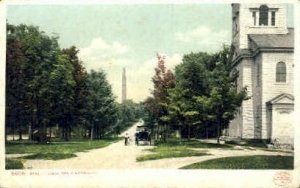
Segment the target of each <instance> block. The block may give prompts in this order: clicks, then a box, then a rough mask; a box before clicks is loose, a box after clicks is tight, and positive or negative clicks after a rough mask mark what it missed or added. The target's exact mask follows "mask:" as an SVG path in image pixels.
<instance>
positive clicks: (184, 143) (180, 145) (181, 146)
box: [136, 138, 233, 161]
mask: <svg viewBox="0 0 300 188" xmlns="http://www.w3.org/2000/svg"><path fill="white" fill-rule="evenodd" d="M155 146H157V147H155V148H153V149H149V150H148V151H151V152H153V153H150V154H146V155H143V156H140V157H138V158H137V159H136V160H137V161H146V160H156V159H164V158H175V157H192V156H203V155H209V154H207V153H206V152H205V151H196V150H193V148H203V149H208V148H222V149H230V148H232V147H233V146H231V145H228V144H213V143H204V142H200V141H199V140H196V139H190V140H187V139H181V140H180V139H178V138H168V139H167V142H166V143H164V142H161V141H155Z"/></svg>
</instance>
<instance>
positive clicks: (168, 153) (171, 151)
mask: <svg viewBox="0 0 300 188" xmlns="http://www.w3.org/2000/svg"><path fill="white" fill-rule="evenodd" d="M149 151H151V152H154V153H151V154H147V155H144V156H140V157H138V158H137V159H136V160H137V161H146V160H156V159H164V158H174V157H192V156H203V155H208V154H207V153H206V152H203V151H196V150H192V149H189V148H187V147H184V146H176V147H175V146H174V147H165V146H162V147H157V148H153V149H149Z"/></svg>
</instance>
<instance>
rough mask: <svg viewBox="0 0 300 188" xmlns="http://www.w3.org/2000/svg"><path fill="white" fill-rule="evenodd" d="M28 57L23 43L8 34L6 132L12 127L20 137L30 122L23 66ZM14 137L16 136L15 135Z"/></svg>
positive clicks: (20, 137) (13, 131)
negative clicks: (26, 107)
mask: <svg viewBox="0 0 300 188" xmlns="http://www.w3.org/2000/svg"><path fill="white" fill-rule="evenodd" d="M25 62H26V58H25V56H24V54H23V52H22V50H21V43H20V41H18V40H17V39H15V38H14V37H11V36H10V35H8V37H7V49H6V113H5V114H6V118H5V119H6V129H5V131H6V134H5V140H7V132H8V129H11V131H12V133H13V135H14V134H15V130H16V129H17V130H18V132H19V139H20V140H21V139H22V130H23V129H24V127H25V128H26V126H25V125H26V124H28V116H27V114H26V109H25V106H26V100H25V97H26V96H25V82H24V73H23V67H24V63H25ZM13 139H14V137H13Z"/></svg>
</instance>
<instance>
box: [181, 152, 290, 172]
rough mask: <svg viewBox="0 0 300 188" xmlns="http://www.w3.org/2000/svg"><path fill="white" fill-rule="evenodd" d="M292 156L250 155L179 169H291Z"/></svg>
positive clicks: (195, 164)
mask: <svg viewBox="0 0 300 188" xmlns="http://www.w3.org/2000/svg"><path fill="white" fill-rule="evenodd" d="M293 168H294V157H293V156H279V155H277V156H275V155H252V156H241V157H224V158H219V159H212V160H207V161H204V162H200V163H194V164H191V165H188V166H184V167H182V168H181V169H293Z"/></svg>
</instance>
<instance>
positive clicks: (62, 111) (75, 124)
mask: <svg viewBox="0 0 300 188" xmlns="http://www.w3.org/2000/svg"><path fill="white" fill-rule="evenodd" d="M57 40H58V37H49V36H48V35H46V34H45V33H44V32H43V31H40V30H39V28H38V27H34V26H27V25H23V24H21V25H18V26H14V25H10V24H7V54H6V62H7V66H6V68H7V74H6V107H7V108H6V109H7V110H6V129H5V130H6V131H7V132H6V135H7V134H8V133H12V134H14V133H15V131H18V132H19V138H20V139H22V132H24V131H26V132H28V133H29V137H30V139H35V140H38V141H39V142H44V143H45V142H46V141H47V134H49V130H50V129H54V130H55V132H56V133H57V134H56V135H55V136H56V137H57V136H60V137H61V139H64V140H69V139H70V137H71V135H74V134H76V135H75V136H76V137H79V138H81V137H85V136H87V132H89V135H88V136H89V137H91V138H94V137H95V138H100V137H103V136H104V135H106V134H107V133H109V132H112V129H113V127H114V126H115V124H116V122H117V118H118V116H117V106H116V102H115V98H114V96H113V95H112V91H111V86H110V85H109V83H108V82H107V80H106V75H105V73H104V72H103V71H101V70H100V71H99V72H96V71H92V72H91V73H90V74H87V72H86V70H85V69H84V67H83V65H82V64H83V63H82V62H81V61H80V60H79V58H78V52H79V50H78V49H77V48H76V47H75V46H71V47H70V48H66V49H63V50H61V49H60V47H59V45H58V41H57ZM92 134H94V135H92Z"/></svg>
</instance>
